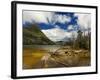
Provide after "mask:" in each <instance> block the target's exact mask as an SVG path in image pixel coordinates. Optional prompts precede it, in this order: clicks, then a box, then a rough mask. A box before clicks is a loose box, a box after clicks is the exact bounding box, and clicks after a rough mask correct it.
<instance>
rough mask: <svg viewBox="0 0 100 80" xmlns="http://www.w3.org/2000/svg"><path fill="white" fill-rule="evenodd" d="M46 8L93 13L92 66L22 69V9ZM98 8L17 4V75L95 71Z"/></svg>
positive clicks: (46, 9)
mask: <svg viewBox="0 0 100 80" xmlns="http://www.w3.org/2000/svg"><path fill="white" fill-rule="evenodd" d="M23 9H26V10H43V11H44V10H45V11H48V10H49V11H60V12H61V11H63V12H81V13H91V32H92V33H91V66H88V67H73V68H72V67H71V68H52V69H33V70H32V69H31V70H23V69H22V10H23ZM95 15H96V10H95V9H91V8H78V7H77V8H76V7H59V6H47V5H26V4H17V53H16V54H17V76H19V77H20V76H37V75H50V74H51V75H52V74H64V73H65V74H69V73H83V72H95V71H96V66H95V64H96V63H95V61H96V59H95V58H96V53H95V52H96V46H95V42H96V36H95V33H96V32H95V31H96V30H95V29H96V26H95V25H96V20H95V17H96V16H95Z"/></svg>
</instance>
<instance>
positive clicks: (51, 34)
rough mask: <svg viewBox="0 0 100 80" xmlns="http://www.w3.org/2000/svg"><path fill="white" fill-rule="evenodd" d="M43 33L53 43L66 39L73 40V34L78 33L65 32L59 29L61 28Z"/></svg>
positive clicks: (57, 27)
mask: <svg viewBox="0 0 100 80" xmlns="http://www.w3.org/2000/svg"><path fill="white" fill-rule="evenodd" d="M42 32H43V33H44V34H45V35H46V36H47V37H48V38H49V39H50V40H52V41H55V42H56V41H61V40H63V39H64V38H71V37H72V34H75V37H76V34H77V32H75V31H73V32H67V30H63V29H61V28H59V26H56V27H55V28H52V29H47V30H42Z"/></svg>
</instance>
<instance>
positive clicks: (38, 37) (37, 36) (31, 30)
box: [23, 24, 54, 45]
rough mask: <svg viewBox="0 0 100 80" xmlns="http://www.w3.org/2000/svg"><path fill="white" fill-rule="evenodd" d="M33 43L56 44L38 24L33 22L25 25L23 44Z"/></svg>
mask: <svg viewBox="0 0 100 80" xmlns="http://www.w3.org/2000/svg"><path fill="white" fill-rule="evenodd" d="M32 44H37V45H38V44H39V45H44V44H46V45H48V44H54V42H52V41H51V40H49V39H48V38H47V37H46V36H45V35H44V34H43V33H42V32H41V30H40V29H39V28H38V26H37V25H36V24H31V25H28V26H26V27H24V26H23V45H32Z"/></svg>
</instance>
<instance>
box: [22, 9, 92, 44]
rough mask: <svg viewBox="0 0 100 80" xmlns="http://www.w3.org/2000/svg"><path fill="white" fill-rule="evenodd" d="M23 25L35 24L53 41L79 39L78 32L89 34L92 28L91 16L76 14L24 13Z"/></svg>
mask: <svg viewBox="0 0 100 80" xmlns="http://www.w3.org/2000/svg"><path fill="white" fill-rule="evenodd" d="M22 22H23V25H26V23H35V24H37V25H38V26H39V28H40V29H41V31H42V32H43V33H44V34H45V35H46V36H47V37H48V38H49V39H50V40H52V41H54V42H57V41H65V40H64V39H66V40H67V39H69V38H72V35H74V37H75V38H76V37H77V31H78V30H82V31H85V32H87V30H88V29H90V27H91V14H86V13H75V12H44V11H23V21H22Z"/></svg>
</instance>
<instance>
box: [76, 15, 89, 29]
mask: <svg viewBox="0 0 100 80" xmlns="http://www.w3.org/2000/svg"><path fill="white" fill-rule="evenodd" d="M75 16H77V17H78V20H77V22H78V24H79V25H80V28H81V29H88V28H90V27H91V25H90V24H91V14H85V13H84V14H80V13H79V14H78V13H77V14H75Z"/></svg>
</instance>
